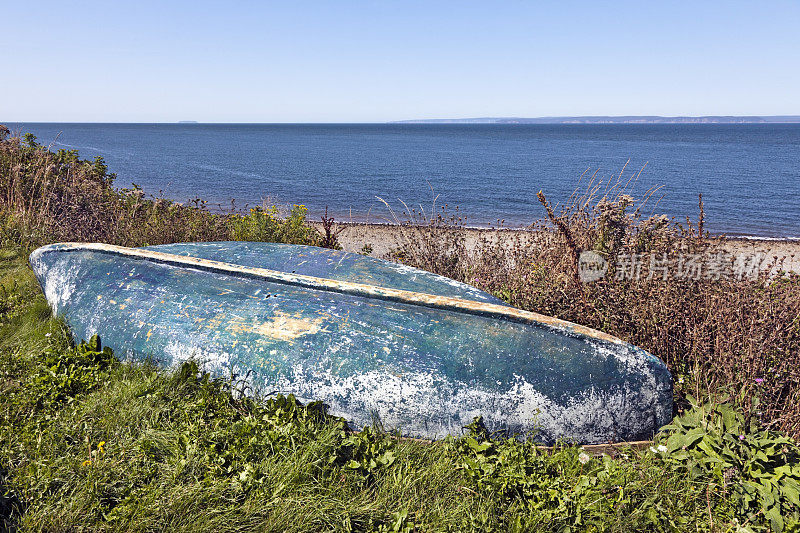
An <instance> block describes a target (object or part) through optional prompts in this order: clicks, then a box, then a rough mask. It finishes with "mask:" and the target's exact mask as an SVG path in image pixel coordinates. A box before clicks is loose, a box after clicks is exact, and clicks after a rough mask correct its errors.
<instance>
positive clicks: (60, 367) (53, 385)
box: [29, 335, 114, 406]
mask: <svg viewBox="0 0 800 533" xmlns="http://www.w3.org/2000/svg"><path fill="white" fill-rule="evenodd" d="M113 360H114V352H113V351H112V350H111V348H109V347H107V346H106V347H103V346H102V345H101V343H100V337H99V336H97V335H94V336H92V338H91V339H89V342H85V341H83V342H81V343H80V344H79V345H78V346H76V347H75V348H73V349H71V350H66V351H64V350H60V349H57V348H55V349H53V348H51V349H48V350H47V351H46V352H45V353H44V354H43V355H42V365H41V367H40V369H39V371H38V372H37V373H35V374H33V376H31V379H30V383H29V387H30V388H31V390H32V391H34V396H35V397H36V398H37V399H38V403H39V405H40V406H45V405H53V404H59V403H63V402H69V401H71V400H73V399H74V397H75V396H76V395H78V394H81V393H85V392H88V391H90V390H92V389H93V388H95V387H97V386H98V385H99V384H100V383H102V382H103V380H104V378H105V373H104V371H105V370H106V369H107V368H108V367H109V365H111V363H112V361H113Z"/></svg>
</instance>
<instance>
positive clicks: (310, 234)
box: [228, 205, 319, 244]
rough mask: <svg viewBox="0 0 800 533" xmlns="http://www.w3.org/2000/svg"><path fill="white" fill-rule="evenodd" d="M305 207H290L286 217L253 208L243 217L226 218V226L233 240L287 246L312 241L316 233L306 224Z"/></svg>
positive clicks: (306, 210) (274, 212)
mask: <svg viewBox="0 0 800 533" xmlns="http://www.w3.org/2000/svg"><path fill="white" fill-rule="evenodd" d="M307 214H308V208H306V206H304V205H294V206H292V209H291V211H290V212H289V214H288V216H286V217H285V218H281V217H280V216H278V208H277V207H275V206H272V207H270V208H268V209H264V208H261V207H254V208H252V209H250V212H249V214H246V215H236V214H233V215H230V217H229V219H228V225H229V228H230V234H231V239H233V240H235V241H268V242H285V243H289V244H308V243H311V242H316V240H318V238H319V234H318V233H317V232H316V230H314V228H312V227H311V226H308V225H307V224H306V215H307Z"/></svg>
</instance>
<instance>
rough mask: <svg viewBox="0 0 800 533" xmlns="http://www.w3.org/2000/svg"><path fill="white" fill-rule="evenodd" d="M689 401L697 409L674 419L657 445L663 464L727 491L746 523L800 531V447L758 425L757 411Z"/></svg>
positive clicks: (738, 513)
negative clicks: (752, 413) (747, 413)
mask: <svg viewBox="0 0 800 533" xmlns="http://www.w3.org/2000/svg"><path fill="white" fill-rule="evenodd" d="M690 401H691V402H692V403H693V405H694V407H693V409H691V410H690V411H688V412H687V413H685V414H684V415H683V416H680V417H677V418H675V419H674V420H673V421H672V423H671V424H670V425H668V426H666V427H665V428H664V434H662V435H661V437H660V438H659V440H658V447H657V448H655V449H656V450H657V451H659V452H661V457H662V460H663V461H664V463H665V464H666V465H668V466H669V467H670V468H671V469H672V470H673V471H676V472H680V473H685V474H686V475H688V476H689V477H690V478H691V479H693V480H701V481H704V482H711V483H713V484H714V485H715V487H716V488H717V490H721V491H723V492H724V494H725V495H726V497H727V498H729V499H730V500H731V501H733V502H734V503H735V506H736V514H737V515H739V516H741V517H744V520H743V523H742V526H746V527H748V528H750V529H759V527H758V526H760V525H763V524H765V523H766V524H768V525H769V527H770V528H771V529H772V530H773V531H776V532H780V531H784V530H785V529H786V530H792V531H796V530H800V524H799V523H798V520H800V447H798V446H797V444H796V443H795V442H794V441H793V440H792V439H790V438H789V437H786V436H783V435H780V434H777V433H774V432H772V431H768V430H764V429H760V427H759V424H758V421H757V418H756V417H755V416H751V417H749V419H747V418H745V416H744V415H743V414H742V413H741V412H739V411H737V410H736V409H734V408H733V407H732V406H731V405H728V404H725V403H718V404H712V403H705V404H702V405H699V404H698V403H697V402H696V401H695V400H694V399H693V398H690ZM755 403H756V405H755V406H754V407H757V401H756V402H755ZM755 410H756V409H753V411H755Z"/></svg>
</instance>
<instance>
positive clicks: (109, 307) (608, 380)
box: [30, 243, 672, 444]
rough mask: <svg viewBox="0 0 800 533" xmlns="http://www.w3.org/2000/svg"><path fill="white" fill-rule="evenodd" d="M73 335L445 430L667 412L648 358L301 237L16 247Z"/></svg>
mask: <svg viewBox="0 0 800 533" xmlns="http://www.w3.org/2000/svg"><path fill="white" fill-rule="evenodd" d="M30 262H31V266H32V267H33V269H34V272H35V273H36V276H37V278H38V279H39V282H40V284H41V285H42V288H43V290H44V292H45V296H46V297H47V299H48V302H49V303H50V305H51V306H52V308H53V310H54V312H56V313H57V314H58V315H60V316H62V317H64V319H65V320H66V321H67V323H68V324H69V326H70V327H71V328H72V331H73V334H74V335H75V337H76V338H88V337H90V336H91V335H93V334H95V333H98V334H100V335H101V337H102V338H103V341H104V344H107V345H109V346H111V347H112V348H114V349H115V350H116V351H117V353H121V354H125V355H126V356H127V357H129V358H132V359H142V358H146V357H149V358H152V359H155V360H156V361H158V362H160V363H161V364H163V365H175V364H178V363H180V362H182V361H185V360H187V359H190V358H192V359H196V360H198V361H199V362H200V363H202V364H203V365H204V366H205V368H206V369H207V370H209V371H211V372H213V373H215V374H216V375H221V376H228V375H230V373H231V372H235V373H237V374H239V375H247V376H248V380H249V381H250V385H251V386H252V387H254V388H255V389H257V390H259V391H261V392H264V393H269V392H273V391H278V392H283V393H293V394H295V395H296V396H298V397H299V398H303V399H306V400H322V401H324V402H325V403H326V404H328V406H329V408H330V411H331V413H332V414H336V415H340V416H344V417H345V418H347V419H348V420H349V421H350V422H351V423H352V424H353V425H354V426H355V427H361V426H363V425H365V424H369V423H371V421H372V420H373V418H374V417H375V416H377V417H379V418H380V419H381V421H382V422H383V424H384V426H385V427H387V428H392V429H399V430H400V431H401V432H402V433H403V434H405V435H409V436H420V437H442V436H444V435H447V434H459V433H460V432H461V428H462V426H464V425H465V424H467V423H469V422H470V421H471V420H472V417H473V416H477V415H483V416H484V419H485V421H486V423H487V426H488V427H489V429H491V430H505V431H508V432H512V433H526V434H531V433H532V432H535V435H534V438H535V439H536V440H537V441H541V442H543V443H552V442H554V441H555V440H557V439H559V438H562V439H568V440H573V441H576V442H581V443H587V444H589V443H605V442H618V441H623V440H637V439H646V438H649V437H651V436H652V435H653V433H654V432H655V431H657V430H658V428H659V427H661V426H662V425H664V424H666V423H667V422H668V421H669V419H670V417H671V414H672V382H671V377H670V374H669V372H668V371H667V369H666V367H665V366H664V365H663V363H661V361H659V360H658V359H656V358H655V357H653V356H652V355H650V354H648V353H646V352H644V351H642V350H640V349H638V348H636V347H634V346H631V345H629V344H627V343H624V342H622V341H620V340H619V339H617V338H615V337H611V336H609V335H606V334H604V333H601V332H598V331H595V330H592V329H589V328H586V327H583V326H579V325H576V324H571V323H569V322H564V321H560V320H557V319H554V318H552V317H545V316H542V315H538V314H535V313H530V312H526V311H521V310H518V309H515V308H513V307H510V306H508V305H506V304H504V303H502V302H500V301H499V300H497V299H496V298H494V297H492V296H491V295H488V294H486V293H483V292H481V291H479V290H477V289H475V288H473V287H469V286H467V285H464V284H461V283H458V282H455V281H453V280H449V279H447V278H442V277H441V276H435V275H433V274H430V273H427V272H423V271H420V270H416V269H412V268H409V267H405V266H400V265H395V264H393V263H388V262H386V261H379V260H376V259H371V258H367V257H363V256H359V255H357V254H347V253H345V252H336V251H331V250H324V249H319V248H312V247H307V246H293V245H278V244H266V243H187V244H175V245H165V246H156V247H151V248H149V249H132V248H123V247H116V246H111V245H103V244H79V243H75V244H71V243H67V244H57V245H50V246H45V247H43V248H40V249H38V250H36V251H35V252H34V253H33V254H31V259H30Z"/></svg>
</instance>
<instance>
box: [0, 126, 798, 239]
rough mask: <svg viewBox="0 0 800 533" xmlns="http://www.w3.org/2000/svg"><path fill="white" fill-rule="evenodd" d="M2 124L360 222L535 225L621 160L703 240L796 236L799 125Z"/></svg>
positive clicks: (131, 178)
mask: <svg viewBox="0 0 800 533" xmlns="http://www.w3.org/2000/svg"><path fill="white" fill-rule="evenodd" d="M7 125H8V126H9V127H10V128H11V129H12V130H13V131H22V132H31V133H33V134H34V135H36V136H37V137H38V138H39V142H41V143H43V144H53V147H54V148H69V149H75V148H77V149H78V150H79V151H80V154H81V157H84V158H93V157H94V156H97V155H101V156H103V157H104V158H105V160H106V162H107V163H108V165H109V167H110V169H111V171H113V172H116V173H117V175H118V179H117V182H116V184H117V186H119V187H126V186H130V184H131V183H136V184H138V185H140V186H142V187H143V188H144V189H145V191H147V192H148V193H152V194H159V193H161V194H163V195H164V196H166V197H168V198H172V199H175V200H178V201H186V200H188V199H191V198H194V197H198V196H199V197H201V198H204V199H206V200H208V201H209V202H210V203H211V204H221V205H223V206H224V207H229V206H230V205H231V200H235V202H236V205H237V206H238V207H244V206H245V204H248V205H250V206H252V205H258V204H260V203H261V201H262V200H263V199H269V200H270V201H272V202H278V203H284V204H293V203H302V204H305V205H306V206H308V208H309V209H310V211H311V214H312V216H313V217H315V218H317V217H318V216H319V215H320V214H321V213H322V212H324V210H325V207H326V206H327V207H328V208H329V210H330V212H331V213H332V214H334V215H335V216H336V217H337V219H341V220H348V219H350V218H351V217H352V219H353V220H355V221H370V222H385V221H389V220H390V219H391V217H390V214H389V212H388V210H387V209H386V207H385V206H384V205H383V204H382V203H381V202H380V201H379V200H378V199H377V198H376V197H378V196H379V197H381V198H383V199H385V200H386V201H388V202H389V203H390V204H391V205H392V207H393V208H394V209H395V210H396V211H398V212H402V211H403V207H402V205H401V203H400V202H399V200H403V201H404V202H406V203H407V204H408V205H409V206H412V205H416V206H418V205H420V204H421V205H422V206H423V207H424V208H425V210H426V212H427V211H429V209H430V206H431V202H432V200H433V198H434V195H439V197H438V204H445V203H446V204H448V206H450V207H451V208H452V207H454V206H458V207H459V212H460V213H461V214H462V215H465V216H466V218H467V223H468V224H471V225H483V224H496V223H497V221H498V220H500V219H502V220H504V221H505V225H507V226H524V225H527V224H529V223H531V222H532V221H534V220H535V219H538V218H541V217H542V216H543V215H544V211H543V209H542V207H541V206H540V205H539V203H538V201H537V200H536V193H537V192H538V191H539V190H540V189H541V190H543V191H544V192H545V194H546V195H547V196H548V198H549V199H550V200H551V201H552V202H553V203H557V202H559V201H564V200H566V199H567V198H568V197H569V195H570V194H571V193H572V191H573V190H574V189H575V187H576V186H577V185H578V178H579V176H580V175H581V174H582V173H583V172H584V171H586V170H587V169H592V170H591V172H593V171H594V170H598V169H599V172H598V177H602V178H603V179H616V176H617V175H618V174H619V172H620V171H621V170H622V168H623V166H624V165H625V164H626V162H627V161H629V160H630V162H629V163H628V166H627V170H626V176H630V173H631V172H638V170H640V169H641V168H642V167H643V166H645V164H646V167H645V168H644V171H643V172H642V173H641V176H640V178H639V179H638V182H636V184H635V186H634V188H633V193H634V196H637V195H638V196H641V195H643V194H644V193H645V192H646V191H647V190H648V189H650V188H651V187H657V186H661V189H659V192H658V193H657V194H656V195H655V196H654V198H653V200H651V201H650V203H649V204H648V206H649V207H655V211H656V212H657V213H664V214H667V215H670V216H674V217H677V218H679V219H681V220H683V219H685V217H686V216H687V215H688V216H691V217H692V219H693V220H696V218H697V212H698V208H697V195H698V193H702V194H703V199H704V202H705V208H706V225H707V228H708V229H709V230H710V231H712V232H713V233H725V234H728V235H740V236H758V237H776V238H777V237H794V238H797V237H800V216H799V215H800V124H732V125H726V124H675V125H671V124H670V125H641V124H639V125H571V124H570V125H518V124H503V125H495V124H459V125H456V124H443V125H438V124H54V123H47V124H43V123H29V124H7ZM429 184H430V185H429ZM431 187H432V188H433V191H434V193H435V194H434V193H432V192H431ZM659 198H660V199H659ZM656 200H658V202H657V203H656ZM649 207H648V212H649V210H650V209H649Z"/></svg>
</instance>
